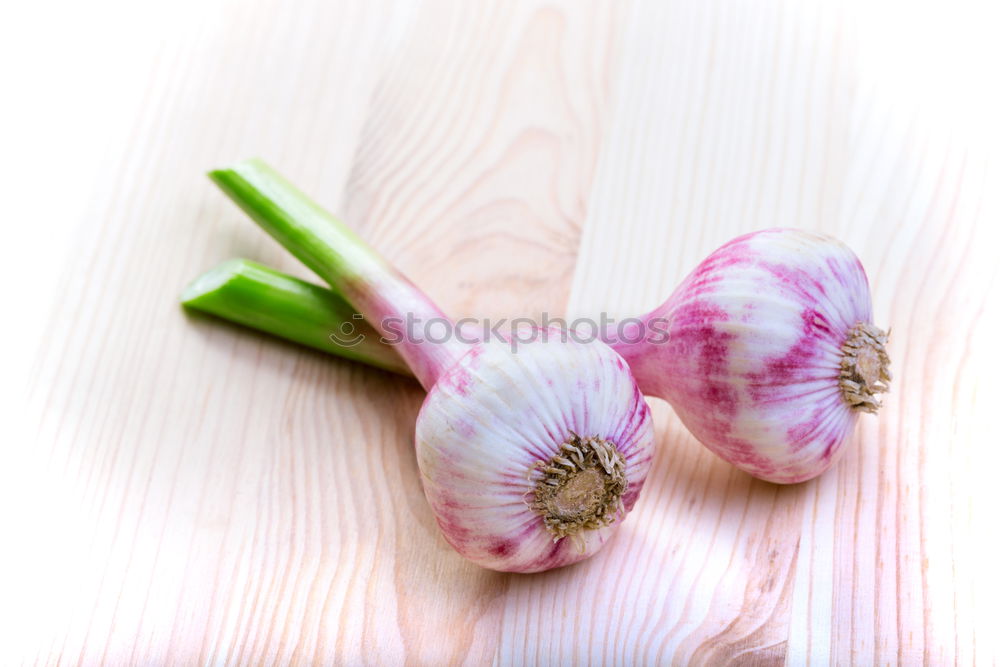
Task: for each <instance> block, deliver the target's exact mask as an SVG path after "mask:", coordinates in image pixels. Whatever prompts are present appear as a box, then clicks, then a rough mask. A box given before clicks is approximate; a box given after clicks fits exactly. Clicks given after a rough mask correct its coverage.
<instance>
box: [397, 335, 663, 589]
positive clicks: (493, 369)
mask: <svg viewBox="0 0 1000 667" xmlns="http://www.w3.org/2000/svg"><path fill="white" fill-rule="evenodd" d="M550 333H551V335H550V336H549V337H548V341H546V342H542V341H536V342H534V343H531V344H529V345H525V346H523V347H521V348H520V349H518V351H517V353H516V354H512V353H511V352H510V351H509V350H508V349H507V348H506V346H505V345H503V344H502V343H492V344H484V345H480V346H477V347H476V348H475V349H474V350H473V351H472V352H470V353H469V354H467V355H465V356H464V357H463V358H462V359H461V360H460V361H459V363H458V364H456V365H455V366H453V367H452V368H451V369H449V370H448V371H446V372H445V373H444V375H442V377H441V378H440V379H439V380H438V382H437V383H436V384H435V385H434V387H433V388H432V389H431V390H430V392H429V394H428V395H427V399H426V400H425V401H424V405H423V407H422V409H421V411H420V416H419V418H418V419H417V429H416V445H417V462H418V464H419V466H420V473H421V476H422V478H423V482H424V492H425V493H426V495H427V499H428V500H429V501H430V504H431V507H432V508H433V509H434V514H435V516H436V517H437V521H438V525H440V526H441V529H442V532H443V533H444V535H445V538H446V539H447V540H448V542H449V543H451V545H452V546H453V547H455V549H456V550H458V552H459V553H461V554H462V555H464V556H466V557H467V558H469V559H471V560H473V561H475V562H477V563H479V564H480V565H483V566H485V567H489V568H492V569H495V570H505V571H514V572H536V571H539V570H547V569H549V568H553V567H558V566H560V565H567V564H569V563H573V562H576V561H578V560H580V559H582V558H584V557H586V556H588V555H589V554H592V553H594V552H595V551H597V549H599V548H600V547H601V545H602V544H604V542H605V540H606V539H607V537H608V535H609V533H610V530H611V525H612V524H613V523H614V522H616V521H617V520H618V519H620V518H621V517H623V516H624V515H625V513H627V512H628V511H629V510H631V509H632V505H633V504H634V503H635V500H636V498H637V497H638V495H639V491H640V490H641V489H642V485H643V481H644V480H645V478H646V473H647V471H648V469H649V464H650V458H651V452H652V444H651V443H652V422H651V420H650V417H649V408H648V406H647V405H646V403H645V401H644V400H643V398H642V394H641V393H640V391H639V388H638V387H637V386H636V384H635V381H634V380H633V378H632V376H631V374H630V373H629V372H628V370H627V367H626V366H625V364H624V362H623V361H622V359H621V357H619V356H618V355H617V354H615V352H614V351H613V350H611V348H609V347H608V346H606V345H604V344H603V343H600V342H597V344H591V343H587V344H584V343H575V342H573V341H572V340H567V341H566V342H562V341H561V340H560V336H559V334H560V333H561V332H559V331H558V330H555V329H552V330H550Z"/></svg>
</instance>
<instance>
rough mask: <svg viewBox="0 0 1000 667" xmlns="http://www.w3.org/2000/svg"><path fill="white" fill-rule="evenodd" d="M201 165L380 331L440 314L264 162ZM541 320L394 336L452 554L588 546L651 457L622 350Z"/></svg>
mask: <svg viewBox="0 0 1000 667" xmlns="http://www.w3.org/2000/svg"><path fill="white" fill-rule="evenodd" d="M211 176H212V178H213V180H215V182H216V183H217V184H218V185H219V186H220V187H221V188H222V189H223V190H224V191H225V192H226V194H228V195H229V196H230V197H231V198H232V199H233V200H234V201H236V202H237V203H238V204H239V205H240V206H241V207H242V208H243V209H244V210H245V211H246V212H247V213H249V214H250V215H251V217H253V218H254V220H255V221H257V222H258V223H259V224H260V225H261V226H262V227H263V228H264V229H265V230H266V231H268V232H269V233H270V234H271V235H272V236H274V237H275V238H276V239H277V240H278V241H279V242H281V243H282V244H283V245H284V246H285V247H287V248H288V249H289V250H291V251H292V253H293V254H295V255H296V256H297V257H299V259H301V260H302V261H303V262H304V263H305V264H306V265H307V266H309V267H310V268H311V269H313V270H314V271H315V272H316V273H317V274H319V275H320V276H321V277H323V278H324V279H325V280H326V281H327V282H329V283H330V284H331V285H333V286H334V287H335V288H336V289H337V290H339V292H340V293H341V294H343V296H344V298H346V300H347V301H348V302H349V303H350V304H351V305H352V306H353V307H355V308H357V309H358V312H360V313H361V314H363V315H364V316H365V318H366V319H367V320H368V321H369V323H371V325H372V326H374V327H375V328H376V329H378V330H381V331H382V333H384V334H386V335H390V336H392V337H394V338H395V337H397V336H398V334H399V333H400V332H399V331H398V330H396V328H395V326H396V325H397V324H399V323H400V322H402V321H405V320H409V319H414V318H416V319H417V320H422V321H424V322H429V321H432V320H440V321H442V322H447V318H445V316H444V315H443V314H442V313H441V311H440V310H439V309H438V308H437V307H436V306H435V305H434V304H433V303H432V302H431V301H430V300H429V299H428V298H427V297H426V296H425V295H424V294H423V293H422V292H420V290H418V289H417V288H416V287H414V286H413V285H412V284H411V283H410V282H409V281H408V280H406V278H405V277H403V276H402V275H401V274H400V273H399V272H398V271H396V270H395V269H393V268H392V267H391V266H389V265H388V264H386V263H385V261H384V260H382V258H381V257H379V256H378V255H377V254H376V253H375V252H374V251H373V250H372V249H371V248H369V247H368V246H367V245H366V244H365V243H364V242H363V241H361V239H359V238H358V237H356V236H355V235H354V234H352V233H351V232H350V230H348V229H347V228H346V227H345V226H344V225H343V224H342V223H340V222H339V221H337V220H336V219H334V218H332V217H331V216H329V215H328V214H327V213H325V212H324V211H323V210H322V209H320V208H319V207H318V206H317V205H316V204H314V203H313V202H311V201H310V200H309V199H308V198H306V197H305V195H303V194H302V193H300V192H299V191H298V190H296V189H295V188H294V187H293V186H292V185H291V184H290V183H288V182H287V181H285V180H284V179H282V178H281V177H280V176H279V175H278V174H277V173H275V172H274V171H273V170H271V169H270V168H269V167H267V166H266V165H264V164H263V163H261V162H259V161H247V162H244V163H241V164H239V165H237V166H235V167H232V168H230V169H225V170H219V171H215V172H212V174H211ZM221 275H223V274H216V275H215V276H214V278H213V280H211V281H203V282H202V283H201V284H200V286H199V284H195V285H193V286H192V290H191V291H189V293H188V294H186V297H185V298H186V299H187V300H191V301H194V302H198V301H205V300H206V299H205V296H206V295H205V294H204V293H203V292H204V291H205V290H208V291H213V290H217V289H219V288H220V287H221V286H222V283H220V282H219V279H220V276H221ZM299 295H300V296H301V293H300V294H299ZM207 300H208V301H211V300H212V299H207ZM271 303H274V301H271ZM288 303H290V302H288ZM286 305H287V303H286ZM308 310H309V309H308V307H303V308H297V309H294V311H295V312H297V313H299V314H300V315H301V314H302V313H303V312H308ZM539 333H540V334H544V335H541V336H538V338H540V340H536V341H535V342H532V343H530V344H523V343H522V344H521V345H520V346H519V347H508V346H507V345H506V344H505V343H504V342H503V341H496V342H493V343H490V344H480V343H476V344H471V345H470V344H465V343H462V342H460V341H459V340H458V339H457V338H455V337H446V338H445V339H442V340H440V342H438V341H437V339H435V342H431V341H430V340H429V338H415V337H410V336H409V335H406V336H403V337H402V338H400V339H399V342H398V344H397V345H396V346H395V349H396V351H397V352H398V353H399V356H400V357H402V359H403V361H405V362H406V364H407V365H408V366H409V368H410V370H411V371H412V372H413V374H414V375H415V376H416V378H417V379H418V380H419V381H420V383H421V384H422V385H423V386H424V388H425V389H426V390H427V391H428V395H427V398H426V399H425V401H424V404H423V406H422V408H421V410H420V415H419V417H418V419H417V425H416V438H415V439H416V450H417V461H418V464H419V467H420V473H421V478H422V480H423V485H424V491H425V494H426V496H427V498H428V500H429V501H430V504H431V507H432V509H433V510H434V514H435V517H436V519H437V522H438V525H439V526H440V527H441V530H442V532H443V533H444V536H445V538H446V539H447V541H448V542H449V543H450V544H451V545H452V546H453V547H454V548H455V549H456V550H457V551H458V552H459V553H461V554H462V555H463V556H465V557H466V558H469V559H470V560H472V561H474V562H476V563H478V564H480V565H482V566H484V567H489V568H492V569H496V570H503V571H511V572H537V571H541V570H547V569H550V568H553V567H559V566H562V565H568V564H570V563H573V562H576V561H578V560H580V559H582V558H585V557H587V556H589V555H591V554H593V553H595V552H596V551H597V550H598V549H599V548H600V547H601V545H603V544H604V542H605V541H606V540H607V538H608V536H609V534H610V531H611V530H612V527H613V524H617V523H619V522H620V521H621V520H622V519H623V518H624V516H625V514H626V513H627V512H628V511H629V510H630V509H631V508H632V505H633V504H634V503H635V500H636V498H637V497H638V494H639V492H640V490H641V489H642V486H643V482H644V481H645V477H646V474H647V472H648V470H649V465H650V458H651V451H652V442H653V433H652V424H651V419H650V413H649V408H648V406H647V405H646V403H645V401H644V400H643V397H642V394H641V392H640V391H639V388H638V386H637V385H636V382H635V380H634V378H633V377H632V375H631V373H630V371H629V369H628V367H627V366H626V364H625V362H624V361H623V360H622V358H621V357H620V356H619V355H618V354H617V353H615V352H614V351H613V350H612V349H611V348H610V347H608V346H607V345H605V344H604V343H602V342H600V341H596V342H593V343H587V344H583V343H577V342H574V341H573V340H571V337H569V336H567V335H565V332H563V331H561V330H558V329H548V330H545V331H544V332H539ZM304 339H305V340H317V337H315V336H306V337H305V338H304ZM369 356H370V355H369Z"/></svg>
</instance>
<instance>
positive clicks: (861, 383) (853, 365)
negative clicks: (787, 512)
mask: <svg viewBox="0 0 1000 667" xmlns="http://www.w3.org/2000/svg"><path fill="white" fill-rule="evenodd" d="M640 319H642V320H643V321H644V322H645V325H646V327H647V329H650V330H654V329H656V328H657V327H659V328H661V329H662V328H664V324H665V325H666V326H665V330H666V332H667V335H666V336H664V337H663V338H665V340H660V341H652V340H649V339H648V338H647V339H644V340H642V341H641V342H637V343H625V342H612V347H614V348H615V349H616V350H617V351H618V352H619V353H620V354H621V355H622V356H623V357H625V359H626V360H627V361H628V363H629V365H630V367H631V368H632V372H633V374H634V375H635V378H636V380H637V381H638V382H639V386H640V387H641V388H642V390H643V392H644V393H645V394H647V395H653V396H658V397H660V398H663V399H665V400H667V401H668V402H669V403H670V404H671V405H672V406H673V408H674V410H675V411H676V412H677V414H678V415H679V416H680V418H681V420H682V421H683V422H684V424H685V425H686V426H687V427H688V429H689V430H690V431H691V433H692V434H693V435H694V436H695V437H696V438H697V439H698V440H700V441H701V442H702V443H704V444H705V445H706V446H707V447H708V448H709V449H711V450H712V451H713V452H715V453H716V454H718V455H719V456H721V457H722V458H724V459H725V460H727V461H729V462H730V463H732V464H733V465H735V466H737V467H739V468H741V469H743V470H745V471H746V472H748V473H750V474H751V475H754V476H755V477H760V478H761V479H765V480H768V481H772V482H779V483H793V482H800V481H803V480H807V479H810V478H812V477H815V476H816V475H818V474H820V473H821V472H823V471H824V470H826V469H827V468H828V467H829V466H830V465H831V464H832V463H833V462H834V461H835V460H836V458H837V455H838V454H839V453H840V452H841V450H842V448H843V444H844V442H845V440H846V438H847V437H848V436H849V435H850V434H851V432H852V431H853V429H854V425H855V423H856V422H857V419H858V416H859V414H860V413H862V412H869V413H874V412H876V411H877V410H878V408H879V400H878V397H877V394H879V393H881V392H884V391H887V390H888V382H889V380H890V374H889V357H888V354H887V352H886V343H887V335H886V333H885V332H883V331H882V330H881V329H879V328H877V327H875V326H874V325H873V324H872V304H871V294H870V292H869V288H868V279H867V277H866V275H865V271H864V268H863V267H862V266H861V262H860V261H859V260H858V258H857V257H856V256H855V255H854V253H853V252H851V250H850V249H849V248H848V247H847V246H845V245H844V244H843V243H841V242H839V241H837V240H836V239H833V238H831V237H828V236H823V235H820V234H814V233H810V232H805V231H801V230H796V229H769V230H764V231H760V232H756V233H752V234H747V235H745V236H741V237H739V238H737V239H734V240H733V241H730V242H729V243H727V244H726V245H724V246H722V247H721V248H719V249H718V250H716V251H715V252H713V253H712V254H711V255H709V257H708V258H707V259H705V260H704V261H703V262H702V263H701V264H699V265H698V267H697V268H695V270H694V271H693V272H692V273H691V274H690V275H689V276H688V277H687V278H686V279H685V280H684V281H683V282H682V283H681V285H680V286H679V287H678V288H677V290H676V291H675V292H674V293H673V295H671V297H670V298H669V299H668V300H667V301H666V303H664V304H663V305H662V306H660V307H659V308H656V309H655V310H653V311H652V312H650V313H648V314H647V315H645V316H644V317H643V318H640ZM611 337H612V336H607V337H606V338H611Z"/></svg>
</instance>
